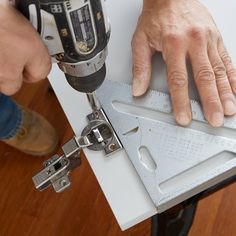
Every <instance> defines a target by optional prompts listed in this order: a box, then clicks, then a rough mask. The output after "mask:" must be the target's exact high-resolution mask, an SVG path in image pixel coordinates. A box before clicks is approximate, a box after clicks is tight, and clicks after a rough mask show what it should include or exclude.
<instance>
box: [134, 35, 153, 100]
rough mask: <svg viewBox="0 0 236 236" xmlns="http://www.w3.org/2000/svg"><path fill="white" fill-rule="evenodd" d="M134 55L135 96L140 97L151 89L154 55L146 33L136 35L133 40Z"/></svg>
mask: <svg viewBox="0 0 236 236" xmlns="http://www.w3.org/2000/svg"><path fill="white" fill-rule="evenodd" d="M132 54H133V96H135V97H138V96H141V95H143V94H144V93H145V92H146V91H147V89H148V87H149V84H150V80H151V70H152V56H153V54H154V50H153V49H152V48H151V47H150V45H149V42H148V39H147V37H146V35H145V34H144V33H135V35H134V37H133V40H132Z"/></svg>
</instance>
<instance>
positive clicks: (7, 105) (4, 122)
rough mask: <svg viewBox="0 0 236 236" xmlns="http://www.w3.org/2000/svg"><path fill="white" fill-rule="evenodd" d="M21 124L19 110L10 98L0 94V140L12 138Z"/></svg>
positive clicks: (20, 111) (20, 112)
mask: <svg viewBox="0 0 236 236" xmlns="http://www.w3.org/2000/svg"><path fill="white" fill-rule="evenodd" d="M21 123H22V110H21V108H20V107H19V106H18V105H17V104H16V103H15V102H14V101H13V100H12V99H11V98H10V97H8V96H5V95H3V94H1V93H0V139H9V138H12V137H13V136H14V135H15V134H16V133H17V132H18V130H19V127H20V126H21Z"/></svg>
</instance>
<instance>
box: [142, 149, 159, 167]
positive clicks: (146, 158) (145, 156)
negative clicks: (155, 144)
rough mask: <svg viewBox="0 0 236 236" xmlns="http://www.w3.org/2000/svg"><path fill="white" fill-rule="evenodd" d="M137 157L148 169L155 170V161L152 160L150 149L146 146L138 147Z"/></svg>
mask: <svg viewBox="0 0 236 236" xmlns="http://www.w3.org/2000/svg"><path fill="white" fill-rule="evenodd" d="M139 157H140V162H141V163H142V165H143V166H144V167H145V168H146V169H147V170H149V171H155V170H156V168H157V165H156V162H155V161H154V159H153V157H152V155H151V153H150V151H149V150H148V149H147V147H145V146H142V147H140V148H139Z"/></svg>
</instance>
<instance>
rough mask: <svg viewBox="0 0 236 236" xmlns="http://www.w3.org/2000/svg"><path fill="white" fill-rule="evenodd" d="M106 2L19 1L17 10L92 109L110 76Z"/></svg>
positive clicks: (78, 0)
mask: <svg viewBox="0 0 236 236" xmlns="http://www.w3.org/2000/svg"><path fill="white" fill-rule="evenodd" d="M104 1H105V0H19V1H17V2H16V6H17V8H18V9H19V10H20V11H21V12H22V13H23V14H24V15H25V16H26V18H28V19H29V20H30V22H31V23H32V25H33V26H34V27H35V28H36V29H37V31H38V33H39V34H40V36H41V38H42V40H43V42H44V43H45V45H46V46H47V48H48V51H49V53H50V55H51V56H52V57H53V59H55V60H56V62H57V63H58V65H59V67H60V69H61V70H62V71H63V72H64V73H65V76H66V79H67V81H68V83H69V84H70V85H71V86H72V87H73V88H74V89H76V90H77V91H80V92H83V93H87V94H88V98H89V100H90V103H91V105H92V107H94V106H95V104H93V103H94V102H95V101H94V99H95V97H94V93H93V92H94V91H95V90H96V89H97V88H98V87H99V86H100V85H101V84H102V83H103V81H104V79H105V75H106V66H105V59H106V57H107V44H108V41H109V36H110V26H109V23H108V19H107V14H106V11H105V2H104Z"/></svg>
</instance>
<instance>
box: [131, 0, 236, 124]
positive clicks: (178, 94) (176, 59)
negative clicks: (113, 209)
mask: <svg viewBox="0 0 236 236" xmlns="http://www.w3.org/2000/svg"><path fill="white" fill-rule="evenodd" d="M132 48H133V95H134V96H140V95H142V94H144V93H145V92H146V90H147V88H148V86H149V83H150V78H151V59H152V56H153V54H154V53H155V51H160V52H162V54H163V58H164V60H165V62H166V64H167V75H168V76H167V77H168V85H169V91H170V94H171V98H172V103H173V110H174V114H175V118H176V121H177V122H178V123H179V124H180V125H183V126H186V125H188V124H189V123H190V122H191V118H192V114H191V108H190V102H189V95H188V78H187V69H186V59H189V60H190V61H191V63H192V68H193V74H194V79H195V83H196V86H197V89H198V92H199V95H200V98H201V102H202V105H203V110H204V114H205V117H206V119H207V120H208V121H209V123H210V124H211V125H213V126H215V127H218V126H221V125H222V124H223V118H224V115H234V114H235V113H236V100H235V97H234V95H233V93H236V70H235V68H234V66H233V64H232V61H231V59H230V56H229V54H228V52H227V50H226V48H225V46H224V43H223V39H222V37H221V35H220V32H219V31H218V29H217V27H216V25H215V23H214V21H213V19H212V17H211V15H210V13H209V12H208V10H207V9H206V7H204V6H203V5H202V4H201V3H200V2H199V1H197V0H178V1H176V0H144V6H143V11H142V14H141V16H140V18H139V21H138V26H137V29H136V32H135V34H134V37H133V41H132Z"/></svg>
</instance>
